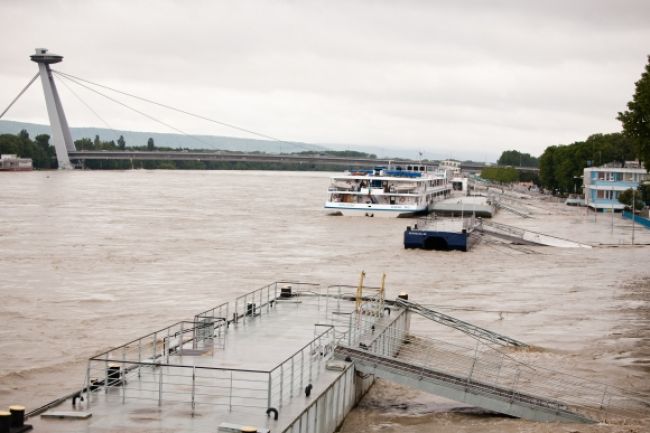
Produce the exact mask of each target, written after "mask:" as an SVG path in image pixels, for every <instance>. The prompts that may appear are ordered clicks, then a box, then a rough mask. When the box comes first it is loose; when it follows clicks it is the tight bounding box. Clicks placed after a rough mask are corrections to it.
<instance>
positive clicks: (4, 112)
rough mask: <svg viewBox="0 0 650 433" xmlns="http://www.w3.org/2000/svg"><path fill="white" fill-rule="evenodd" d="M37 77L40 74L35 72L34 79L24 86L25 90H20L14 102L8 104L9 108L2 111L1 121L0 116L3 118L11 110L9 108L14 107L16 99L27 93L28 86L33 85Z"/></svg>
mask: <svg viewBox="0 0 650 433" xmlns="http://www.w3.org/2000/svg"><path fill="white" fill-rule="evenodd" d="M39 75H40V72H37V73H36V75H34V78H32V79H31V80H29V83H27V85H26V86H25V88H24V89H23V90H21V91H20V93H18V96H16V97H15V98H14V100H13V101H11V104H9V106H8V107H7V108H5V111H3V112H2V114H0V119H2V116H4V115H5V114H6V113H7V111H9V109H10V108H11V106H12V105H14V104H15V103H16V101H17V100H18V98H20V97H21V96H23V93H25V92H26V91H27V89H29V86H31V85H32V83H33V82H34V81H36V79H37V78H38V76H39Z"/></svg>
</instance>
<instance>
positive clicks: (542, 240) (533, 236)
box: [476, 220, 591, 248]
mask: <svg viewBox="0 0 650 433" xmlns="http://www.w3.org/2000/svg"><path fill="white" fill-rule="evenodd" d="M476 230H478V231H480V232H482V233H485V234H488V235H490V236H494V237H497V238H501V239H505V240H508V241H511V242H513V243H517V244H521V245H545V246H552V247H559V248H591V245H587V244H582V243H580V242H575V241H572V240H569V239H564V238H560V237H557V236H551V235H547V234H544V233H539V232H535V231H532V230H528V229H522V228H519V227H515V226H511V225H508V224H500V223H495V222H494V221H485V220H482V221H481V224H479V225H478V227H477V228H476Z"/></svg>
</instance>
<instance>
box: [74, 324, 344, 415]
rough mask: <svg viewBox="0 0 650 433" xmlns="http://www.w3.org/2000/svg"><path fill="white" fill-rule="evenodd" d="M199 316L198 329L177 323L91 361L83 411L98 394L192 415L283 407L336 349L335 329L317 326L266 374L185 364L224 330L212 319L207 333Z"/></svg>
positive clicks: (331, 326)
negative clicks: (177, 406)
mask: <svg viewBox="0 0 650 433" xmlns="http://www.w3.org/2000/svg"><path fill="white" fill-rule="evenodd" d="M197 316H198V315H197ZM203 317H204V319H203V321H202V322H199V323H198V324H197V323H194V322H178V323H175V324H173V325H171V326H169V327H166V328H163V329H160V330H158V331H156V332H152V333H150V334H147V335H145V336H143V337H141V338H138V339H136V340H133V341H131V342H129V343H126V344H124V345H121V346H118V347H116V348H112V349H110V350H107V351H105V352H102V353H100V354H98V355H95V356H93V357H92V358H90V359H89V361H88V366H87V371H86V378H85V383H84V387H83V389H82V392H83V393H86V396H87V398H86V402H87V403H86V405H87V407H88V408H90V406H91V405H92V401H93V395H94V396H95V397H96V396H97V394H98V393H103V394H105V395H106V398H109V399H118V400H119V399H121V401H122V402H126V400H127V399H136V400H145V401H152V402H156V403H157V404H158V405H162V404H163V403H165V404H168V403H186V404H190V405H191V408H192V411H194V410H195V408H196V406H197V405H211V406H222V407H226V408H227V409H228V410H232V408H233V407H235V406H238V407H259V408H265V409H266V408H270V407H281V406H282V405H283V404H285V403H286V402H288V400H289V399H291V398H292V397H294V396H297V395H299V394H300V393H301V392H303V390H304V389H305V387H307V385H310V384H312V383H313V382H314V380H315V379H316V378H317V377H318V376H319V375H320V374H321V373H322V372H323V371H324V365H325V362H326V361H327V360H328V359H329V358H331V356H332V354H333V351H334V347H335V346H336V330H335V328H334V326H333V325H329V324H326V325H316V327H315V331H314V332H315V336H314V338H313V339H312V340H310V341H309V342H308V343H307V344H305V345H304V346H302V347H301V348H300V349H299V350H297V351H296V352H295V353H293V354H292V355H291V356H289V357H287V358H286V359H285V360H283V361H282V362H280V363H279V364H278V365H277V366H275V367H274V368H272V369H270V370H262V369H241V368H220V367H210V366H199V365H194V362H192V363H191V364H189V363H188V364H187V365H186V364H184V363H183V357H184V356H195V355H197V354H199V353H202V351H209V350H212V349H213V342H212V341H209V340H211V339H213V338H214V335H216V334H217V333H218V332H221V330H222V329H223V328H225V327H226V326H227V325H226V322H225V321H224V320H223V319H221V318H215V319H214V321H213V322H212V325H213V326H211V327H209V328H207V330H209V331H210V332H211V333H212V334H210V332H207V331H206V327H205V321H206V320H212V319H211V317H210V316H203ZM323 327H325V328H326V329H325V330H324V331H322V332H318V331H319V329H320V328H323ZM196 336H200V337H201V339H198V340H197V338H196ZM208 341H209V344H208Z"/></svg>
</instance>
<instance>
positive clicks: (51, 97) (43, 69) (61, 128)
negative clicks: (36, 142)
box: [30, 48, 77, 169]
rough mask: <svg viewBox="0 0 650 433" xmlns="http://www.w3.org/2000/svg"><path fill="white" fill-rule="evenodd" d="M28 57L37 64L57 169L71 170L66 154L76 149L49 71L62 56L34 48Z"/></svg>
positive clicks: (44, 49)
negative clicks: (33, 51) (57, 164)
mask: <svg viewBox="0 0 650 433" xmlns="http://www.w3.org/2000/svg"><path fill="white" fill-rule="evenodd" d="M30 57H31V59H32V61H34V62H36V63H38V70H39V72H40V76H41V83H42V84H43V92H44V93H45V105H46V106H47V114H48V116H49V118H50V128H51V129H52V142H53V144H54V149H55V150H56V159H57V161H58V163H59V168H60V169H72V168H74V167H73V166H72V164H71V163H70V158H69V156H68V152H74V151H76V150H77V149H76V147H75V145H74V142H73V141H72V135H71V134H70V127H68V121H67V120H66V118H65V113H64V112H63V106H62V105H61V99H59V93H58V92H57V90H56V85H55V84H54V78H53V77H52V70H51V69H50V65H51V64H53V63H59V62H60V61H62V60H63V56H59V55H57V54H52V53H50V52H48V50H47V49H46V48H36V54H33V55H31V56H30Z"/></svg>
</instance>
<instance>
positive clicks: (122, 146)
mask: <svg viewBox="0 0 650 433" xmlns="http://www.w3.org/2000/svg"><path fill="white" fill-rule="evenodd" d="M117 147H119V148H120V150H124V149H125V148H126V141H125V140H124V136H123V135H120V138H118V139H117Z"/></svg>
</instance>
